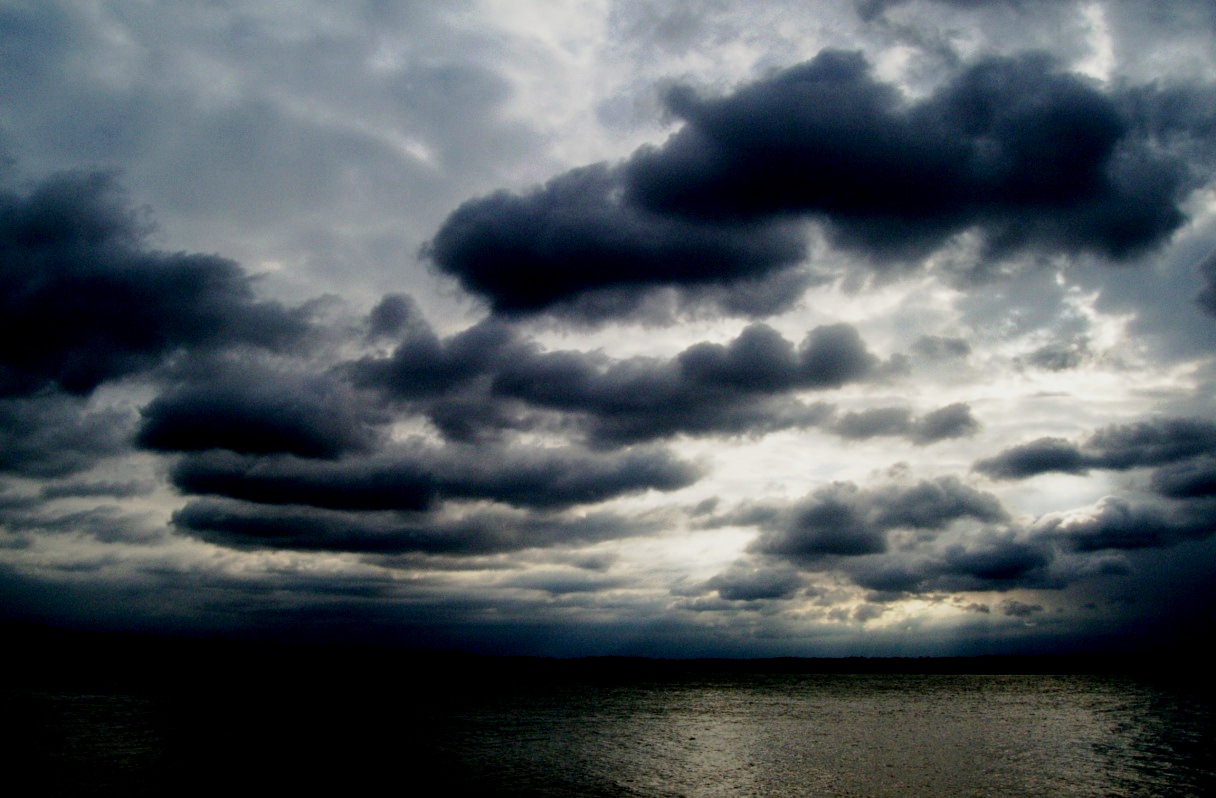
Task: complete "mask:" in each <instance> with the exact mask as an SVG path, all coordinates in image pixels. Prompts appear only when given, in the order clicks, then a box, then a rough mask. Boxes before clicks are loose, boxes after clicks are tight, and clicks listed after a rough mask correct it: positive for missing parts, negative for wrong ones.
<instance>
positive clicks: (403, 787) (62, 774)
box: [0, 673, 1216, 798]
mask: <svg viewBox="0 0 1216 798" xmlns="http://www.w3.org/2000/svg"><path fill="white" fill-rule="evenodd" d="M249 678H250V680H251V681H254V680H258V679H260V680H262V682H263V683H262V684H261V685H255V684H249V683H248V682H247V681H242V682H241V685H242V686H241V687H240V688H234V687H225V688H223V689H219V688H216V687H214V686H209V685H207V684H206V683H205V682H204V683H201V684H199V685H196V686H194V687H191V686H189V685H179V686H178V688H177V689H175V690H174V691H171V692H164V691H113V692H106V691H98V692H57V691H53V690H45V689H44V690H20V689H9V690H7V691H5V692H4V693H3V694H2V701H3V704H2V706H0V709H2V710H3V711H4V718H5V720H4V723H5V726H6V735H7V736H10V737H11V738H12V739H11V740H10V741H9V744H8V745H6V748H5V753H4V758H5V759H6V760H8V761H7V762H6V763H5V765H6V771H7V773H8V774H9V776H10V779H11V778H13V777H14V776H20V775H23V774H24V775H26V776H34V777H36V778H37V779H38V780H39V783H41V784H44V785H46V787H45V790H44V791H41V792H40V794H43V795H144V794H147V795H151V794H162V793H163V791H165V790H172V791H174V792H176V794H182V793H183V792H192V791H197V792H203V791H213V790H218V789H225V788H232V787H236V786H241V787H242V788H243V790H242V791H244V788H249V787H255V788H266V789H283V788H298V787H310V788H313V789H316V788H333V789H344V790H348V791H349V790H352V789H353V790H355V791H356V792H354V793H350V792H348V793H347V794H368V793H370V792H372V791H373V790H374V791H375V792H376V794H384V793H388V794H402V795H406V794H417V791H418V785H419V784H420V782H424V783H427V784H432V785H444V791H445V792H447V791H449V790H453V789H462V788H463V789H469V790H472V791H473V793H474V794H477V795H521V796H522V795H537V796H749V795H755V796H905V797H907V796H912V797H915V796H926V797H929V796H935V797H937V798H951V797H952V796H977V797H978V796H1045V797H1046V796H1053V797H1055V796H1208V795H1214V794H1216V754H1214V753H1213V750H1212V749H1213V744H1214V743H1216V718H1214V713H1213V704H1212V701H1211V699H1210V695H1209V693H1208V692H1207V690H1206V689H1202V687H1201V686H1200V685H1198V684H1196V683H1195V682H1190V683H1186V684H1179V683H1171V682H1170V681H1168V680H1162V679H1149V678H1140V677H1122V676H1075V675H1073V676H1042V675H1035V676H993V675H983V676H978V675H977V676H958V675H906V676H905V675H846V674H772V673H770V674H764V673H750V674H749V673H725V674H718V675H714V674H705V673H693V674H687V675H684V676H672V675H667V676H665V677H663V678H649V677H646V676H641V675H637V674H633V675H621V676H620V677H619V678H614V677H612V676H611V675H608V676H605V675H604V674H599V675H597V677H596V678H594V679H580V678H567V679H559V680H557V681H556V682H546V680H544V679H535V680H524V681H522V682H519V683H516V682H515V681H514V680H512V679H508V678H487V679H478V678H477V677H476V676H475V675H470V674H464V675H462V676H461V677H460V678H459V679H457V678H446V679H433V680H427V679H419V678H411V677H410V676H405V675H403V677H402V679H401V681H400V682H399V683H397V682H395V681H394V680H393V679H385V678H383V676H382V675H377V676H376V678H375V679H374V680H371V681H368V682H361V681H360V680H359V679H358V678H351V677H350V676H349V675H348V676H344V677H343V679H342V680H341V681H340V683H338V684H333V683H330V684H313V685H311V686H310V685H301V684H299V683H293V685H292V687H291V688H290V689H288V688H286V687H283V686H282V682H281V680H279V679H276V678H275V674H272V673H267V674H250V676H249ZM385 784H387V785H388V789H387V790H386V789H384V787H383V785H385Z"/></svg>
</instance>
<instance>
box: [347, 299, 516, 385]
mask: <svg viewBox="0 0 1216 798" xmlns="http://www.w3.org/2000/svg"><path fill="white" fill-rule="evenodd" d="M386 307H387V308H390V309H391V312H392V313H393V314H395V316H396V318H395V322H394V323H395V324H396V325H397V328H398V329H397V336H398V337H399V338H400V340H401V343H400V344H398V345H397V347H396V348H395V349H394V350H393V352H392V354H391V356H390V357H388V358H387V359H386V358H380V357H366V358H362V359H361V360H358V361H356V362H354V363H352V364H350V365H349V367H348V368H349V372H350V374H351V379H353V380H354V382H355V383H356V384H358V385H361V386H364V387H376V388H380V389H382V390H384V391H385V392H386V393H388V394H389V395H390V396H393V397H395V398H399V399H419V398H424V397H429V396H438V395H442V394H445V393H449V392H451V391H454V390H456V389H458V388H460V387H462V386H463V385H465V384H467V383H469V382H471V381H473V380H475V379H477V378H478V377H482V376H486V375H489V374H492V373H493V372H494V371H495V370H496V369H498V368H500V367H502V364H503V363H504V362H507V361H514V360H518V359H520V358H528V357H532V356H534V352H535V349H536V346H535V344H532V343H529V342H526V341H524V340H521V339H520V337H519V336H518V334H517V333H516V332H515V331H514V330H513V329H512V328H511V327H509V326H507V325H505V324H502V323H500V322H498V321H495V320H494V319H488V320H486V321H483V322H481V323H480V324H476V325H474V326H472V327H469V328H468V329H466V330H463V331H462V332H460V333H457V334H456V335H453V336H451V337H449V338H447V339H443V340H441V339H440V338H439V336H438V335H436V334H435V332H434V330H433V329H431V326H430V325H429V324H428V323H427V321H426V319H424V318H423V317H422V314H421V313H420V312H419V310H418V308H417V305H416V304H415V303H414V301H413V300H412V299H411V298H410V297H405V296H390V297H385V299H384V300H383V301H381V303H380V304H379V305H378V306H377V307H376V309H375V310H373V312H372V316H371V320H370V321H371V324H372V325H373V328H374V325H375V324H377V322H378V320H380V317H381V316H383V315H384V313H385V309H386Z"/></svg>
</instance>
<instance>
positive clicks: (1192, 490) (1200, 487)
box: [1152, 455, 1216, 499]
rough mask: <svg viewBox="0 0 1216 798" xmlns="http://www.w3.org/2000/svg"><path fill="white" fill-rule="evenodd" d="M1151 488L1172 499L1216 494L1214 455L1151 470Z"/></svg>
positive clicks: (1215, 459) (1200, 497)
mask: <svg viewBox="0 0 1216 798" xmlns="http://www.w3.org/2000/svg"><path fill="white" fill-rule="evenodd" d="M1152 486H1153V490H1154V491H1156V492H1157V493H1160V494H1161V495H1162V496H1168V497H1170V498H1172V499H1202V498H1209V497H1213V496H1216V456H1213V455H1205V456H1203V457H1198V458H1196V459H1194V460H1191V461H1189V462H1182V463H1174V464H1172V465H1167V466H1162V467H1161V468H1158V469H1157V470H1156V471H1154V472H1153V477H1152Z"/></svg>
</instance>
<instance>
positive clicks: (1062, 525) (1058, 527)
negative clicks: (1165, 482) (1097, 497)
mask: <svg viewBox="0 0 1216 798" xmlns="http://www.w3.org/2000/svg"><path fill="white" fill-rule="evenodd" d="M1032 531H1033V533H1034V534H1036V535H1038V536H1042V537H1044V538H1050V539H1053V540H1057V541H1059V542H1061V543H1062V544H1064V545H1066V546H1067V547H1069V548H1071V549H1073V550H1075V551H1081V552H1095V551H1103V550H1108V549H1113V550H1125V549H1145V548H1168V547H1170V546H1175V545H1177V544H1179V543H1181V542H1183V541H1187V540H1198V539H1201V538H1206V537H1209V536H1210V535H1212V534H1213V533H1214V532H1216V502H1212V501H1211V500H1210V499H1207V500H1200V501H1190V502H1161V501H1139V502H1135V501H1130V500H1128V499H1126V498H1123V497H1118V496H1107V497H1106V498H1104V499H1102V500H1101V501H1099V502H1098V503H1097V504H1095V505H1093V506H1092V507H1090V508H1087V509H1084V510H1077V511H1071V512H1062V513H1048V514H1047V515H1044V516H1043V517H1041V518H1039V519H1038V520H1037V521H1036V522H1035V523H1034V525H1033V527H1032Z"/></svg>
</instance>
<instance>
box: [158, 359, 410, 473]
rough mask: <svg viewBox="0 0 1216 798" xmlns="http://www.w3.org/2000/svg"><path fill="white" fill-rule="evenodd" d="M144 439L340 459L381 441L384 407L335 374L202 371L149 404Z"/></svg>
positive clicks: (182, 447) (173, 447) (171, 446)
mask: <svg viewBox="0 0 1216 798" xmlns="http://www.w3.org/2000/svg"><path fill="white" fill-rule="evenodd" d="M142 416H143V418H142V422H141V424H140V428H139V432H138V435H137V438H136V441H137V443H138V444H139V445H140V446H143V447H145V448H148V449H155V450H159V451H201V450H207V449H227V450H229V451H233V452H238V453H241V454H275V453H284V454H294V455H298V456H300V457H322V458H335V457H338V456H340V455H342V454H345V453H347V452H358V451H369V450H371V449H373V448H374V447H375V445H376V444H377V443H378V442H379V439H380V437H381V435H380V434H379V430H378V429H377V426H378V425H379V424H383V423H384V422H386V421H387V420H388V416H387V415H386V414H384V413H383V412H382V411H379V410H375V409H373V408H369V407H367V406H366V405H364V404H362V403H360V402H359V400H358V398H357V397H356V396H354V394H353V392H352V391H350V389H349V388H347V387H346V386H344V385H343V384H341V383H340V382H338V381H337V380H335V379H333V378H331V377H328V376H306V375H299V374H291V373H275V372H273V371H271V370H269V369H258V368H256V367H255V368H250V367H249V364H242V365H240V366H231V365H230V366H226V367H222V368H219V369H216V370H202V371H200V373H197V374H194V375H193V376H192V377H191V378H190V379H189V381H188V382H186V383H185V384H182V385H178V386H176V387H174V388H172V389H171V390H169V391H167V392H165V393H162V394H161V395H159V396H158V397H157V398H156V399H154V400H153V401H152V402H151V403H150V404H149V405H148V406H147V407H145V408H144V409H143V410H142Z"/></svg>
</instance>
